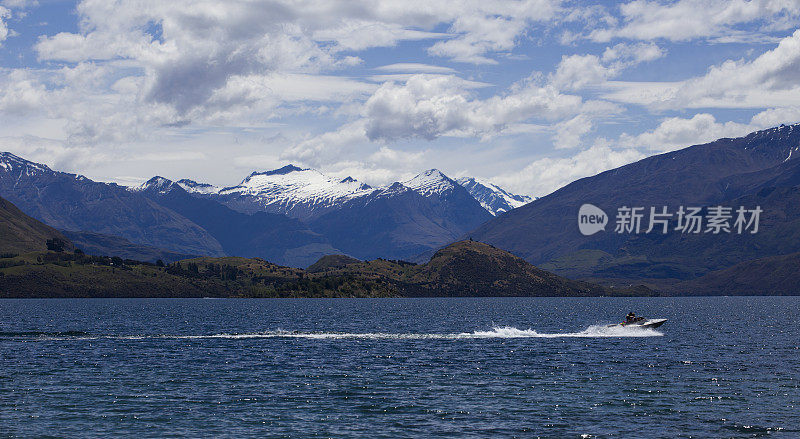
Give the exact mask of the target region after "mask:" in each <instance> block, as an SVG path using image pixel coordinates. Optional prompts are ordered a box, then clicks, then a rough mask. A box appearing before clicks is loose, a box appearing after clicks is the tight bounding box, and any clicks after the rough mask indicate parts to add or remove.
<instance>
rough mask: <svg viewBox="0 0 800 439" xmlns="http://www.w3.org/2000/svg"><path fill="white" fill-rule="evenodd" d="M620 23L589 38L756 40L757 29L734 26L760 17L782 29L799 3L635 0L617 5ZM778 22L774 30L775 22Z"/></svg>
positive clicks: (796, 14)
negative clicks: (720, 38) (745, 30)
mask: <svg viewBox="0 0 800 439" xmlns="http://www.w3.org/2000/svg"><path fill="white" fill-rule="evenodd" d="M619 10H620V13H621V15H622V23H621V24H620V25H619V26H611V27H608V28H603V29H595V30H594V31H592V32H591V33H590V34H589V37H590V38H591V39H593V40H595V41H600V42H607V41H610V40H611V39H613V38H630V39H638V40H654V39H659V38H663V39H667V40H672V41H689V40H693V39H697V38H714V37H723V38H730V37H731V36H738V37H739V38H741V39H745V40H746V39H750V38H756V39H760V38H762V37H761V34H760V33H759V32H752V33H750V34H749V35H747V33H746V32H743V31H740V30H738V29H737V28H736V26H737V25H741V24H744V23H751V22H754V21H760V20H763V21H764V22H767V23H771V24H772V26H771V27H770V30H773V31H774V30H785V29H789V28H791V27H792V26H795V25H796V24H797V23H798V18H800V3H798V2H797V1H795V0H678V1H675V2H669V3H664V2H660V1H649V0H635V1H631V2H629V3H625V4H623V5H621V6H620V7H619ZM777 23H781V24H782V25H783V26H779V29H776V24H777Z"/></svg>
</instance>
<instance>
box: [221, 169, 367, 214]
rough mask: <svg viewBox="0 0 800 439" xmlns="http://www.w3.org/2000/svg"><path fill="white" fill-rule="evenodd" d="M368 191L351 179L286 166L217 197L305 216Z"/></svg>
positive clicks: (251, 178) (253, 177)
mask: <svg viewBox="0 0 800 439" xmlns="http://www.w3.org/2000/svg"><path fill="white" fill-rule="evenodd" d="M371 191H372V188H371V187H370V186H369V185H366V184H364V183H361V182H359V181H357V180H356V179H354V178H352V177H348V178H345V179H337V178H333V177H329V176H327V175H325V174H323V173H321V172H319V171H317V170H315V169H303V168H299V167H297V166H294V165H287V166H284V167H282V168H280V169H276V170H274V171H266V172H254V173H252V174H250V176H249V177H247V178H245V179H244V181H242V183H241V184H239V185H238V186H233V187H228V188H224V189H222V190H220V191H218V193H219V194H220V195H221V196H239V197H247V198H252V199H254V200H255V201H256V202H257V204H259V205H261V206H262V207H263V208H266V209H267V210H269V211H274V212H280V213H287V214H290V215H292V216H305V215H307V214H310V213H311V212H314V211H321V210H323V209H325V208H328V207H334V206H337V205H339V204H341V203H342V202H344V201H346V200H348V199H351V198H355V197H358V196H362V195H366V194H368V193H369V192H371Z"/></svg>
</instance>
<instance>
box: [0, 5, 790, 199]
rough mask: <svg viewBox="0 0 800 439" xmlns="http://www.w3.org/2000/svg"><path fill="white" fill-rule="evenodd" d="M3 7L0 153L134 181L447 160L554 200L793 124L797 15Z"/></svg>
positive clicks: (593, 9) (737, 9) (456, 172)
mask: <svg viewBox="0 0 800 439" xmlns="http://www.w3.org/2000/svg"><path fill="white" fill-rule="evenodd" d="M0 4H1V5H2V6H0V149H3V150H8V151H11V152H14V153H16V154H19V155H22V156H24V157H26V158H29V159H31V160H36V161H40V162H44V163H47V164H48V165H50V166H51V167H54V168H56V169H60V170H65V171H71V172H77V173H81V174H84V175H87V176H88V177H90V178H93V179H97V180H103V181H117V182H120V183H123V184H136V183H138V182H141V181H143V180H145V179H147V178H148V177H150V176H152V175H155V174H158V175H163V176H165V177H168V178H173V179H178V178H193V179H197V180H201V181H207V182H210V183H214V184H220V185H229V184H235V183H237V182H238V181H240V180H241V179H242V178H243V177H244V176H246V175H247V174H249V173H250V172H252V171H254V170H263V169H273V168H277V167H280V166H282V165H284V164H287V163H295V164H298V165H301V166H308V167H314V168H317V169H320V170H322V171H323V172H326V173H328V174H331V175H334V176H341V177H344V176H347V175H352V176H353V177H355V178H357V179H360V180H363V181H366V182H368V183H370V184H373V185H375V184H385V183H389V182H391V181H395V180H400V179H404V178H408V177H410V176H413V175H414V174H416V173H417V172H419V171H421V170H424V169H427V168H432V167H436V168H439V169H441V170H442V171H444V172H445V173H446V174H448V175H450V176H452V177H459V176H477V177H482V178H486V179H489V180H492V181H493V182H495V183H497V184H500V185H501V186H505V187H507V188H509V189H511V190H512V191H514V192H518V193H525V194H529V195H536V196H539V195H544V194H546V193H549V192H550V191H552V190H554V189H556V188H558V187H560V186H562V185H564V184H566V183H569V182H570V181H572V180H574V179H577V178H580V177H584V176H588V175H593V174H595V173H598V172H601V171H603V170H606V169H610V168H613V167H617V166H620V165H623V164H626V163H629V162H631V161H635V160H638V159H640V158H643V157H645V156H648V155H652V154H657V153H660V152H664V151H670V150H674V149H676V148H680V147H684V146H688V145H691V144H696V143H702V142H705V141H710V140H713V139H716V138H719V137H733V136H739V135H743V134H746V133H748V132H751V131H754V130H757V129H761V128H767V127H770V126H774V125H779V124H781V123H796V122H798V121H800V32H797V29H798V25H799V24H800V3H799V2H797V1H794V0H749V1H747V0H729V1H728V0H726V1H722V0H703V1H700V0H676V1H656V0H652V1H651V0H636V1H625V2H611V1H597V2H591V1H568V0H521V1H506V2H503V1H498V2H485V1H483V2H481V1H470V0H460V1H442V2H430V1H414V0H409V1H404V2H396V1H363V2H362V1H347V2H343V1H326V0H317V1H277V0H276V1H225V2H214V1H189V0H185V1H173V2H169V3H167V2H162V1H155V0H152V1H151V0H136V1H109V0H87V1H78V2H74V1H47V0H39V1H27V0H5V1H0Z"/></svg>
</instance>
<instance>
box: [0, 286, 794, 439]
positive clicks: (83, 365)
mask: <svg viewBox="0 0 800 439" xmlns="http://www.w3.org/2000/svg"><path fill="white" fill-rule="evenodd" d="M629 311H635V312H637V313H638V314H641V315H645V316H648V317H654V318H655V317H659V318H667V319H669V321H668V322H667V323H666V324H665V325H664V326H663V327H661V328H659V329H658V330H655V331H653V330H650V331H642V330H631V329H626V330H614V329H608V328H607V327H606V326H605V325H606V324H609V323H613V322H616V321H619V320H620V319H621V318H622V316H624V315H625V314H626V313H627V312H629ZM798 323H800V298H798V297H737V298H727V297H717V298H630V299H628V298H479V299H330V300H327V299H289V300H285V299H274V300H273V299H264V300H251V299H231V300H228V299H222V300H212V299H196V300H195V299H109V300H90V299H78V300H57V299H56V300H0V437H5V436H12V437H14V436H21V437H35V436H55V437H103V436H106V437H107V436H135V437H178V436H181V437H183V436H189V437H197V436H214V437H225V436H227V437H241V436H254V437H287V436H291V437H369V438H376V437H475V438H484V437H537V436H539V437H555V438H562V437H567V438H569V437H574V438H589V437H592V438H594V437H631V436H632V435H636V436H638V437H648V438H655V437H665V438H673V437H704V438H705V437H771V438H772V437H775V438H797V437H800V325H798Z"/></svg>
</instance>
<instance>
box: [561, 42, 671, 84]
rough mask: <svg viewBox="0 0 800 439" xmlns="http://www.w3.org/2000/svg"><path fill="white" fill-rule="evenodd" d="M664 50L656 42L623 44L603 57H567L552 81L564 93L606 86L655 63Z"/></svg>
mask: <svg viewBox="0 0 800 439" xmlns="http://www.w3.org/2000/svg"><path fill="white" fill-rule="evenodd" d="M662 56H664V51H663V50H662V49H661V48H660V47H658V46H657V45H655V44H653V43H639V44H625V43H620V44H617V45H615V46H613V47H607V48H606V50H605V51H604V52H603V55H602V57H600V56H597V55H591V54H585V55H569V56H567V55H564V56H562V57H561V62H559V63H558V66H557V67H556V71H555V72H554V73H553V74H552V75H550V81H551V82H552V83H553V85H554V86H556V87H557V88H558V89H560V90H570V91H576V90H581V89H583V88H586V87H588V86H596V85H600V84H603V83H605V82H606V81H607V80H609V79H610V78H613V77H615V76H617V75H619V74H620V73H621V72H622V71H623V70H624V69H626V68H628V67H632V66H634V65H637V64H640V63H643V62H649V61H653V60H655V59H658V58H661V57H662Z"/></svg>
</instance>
